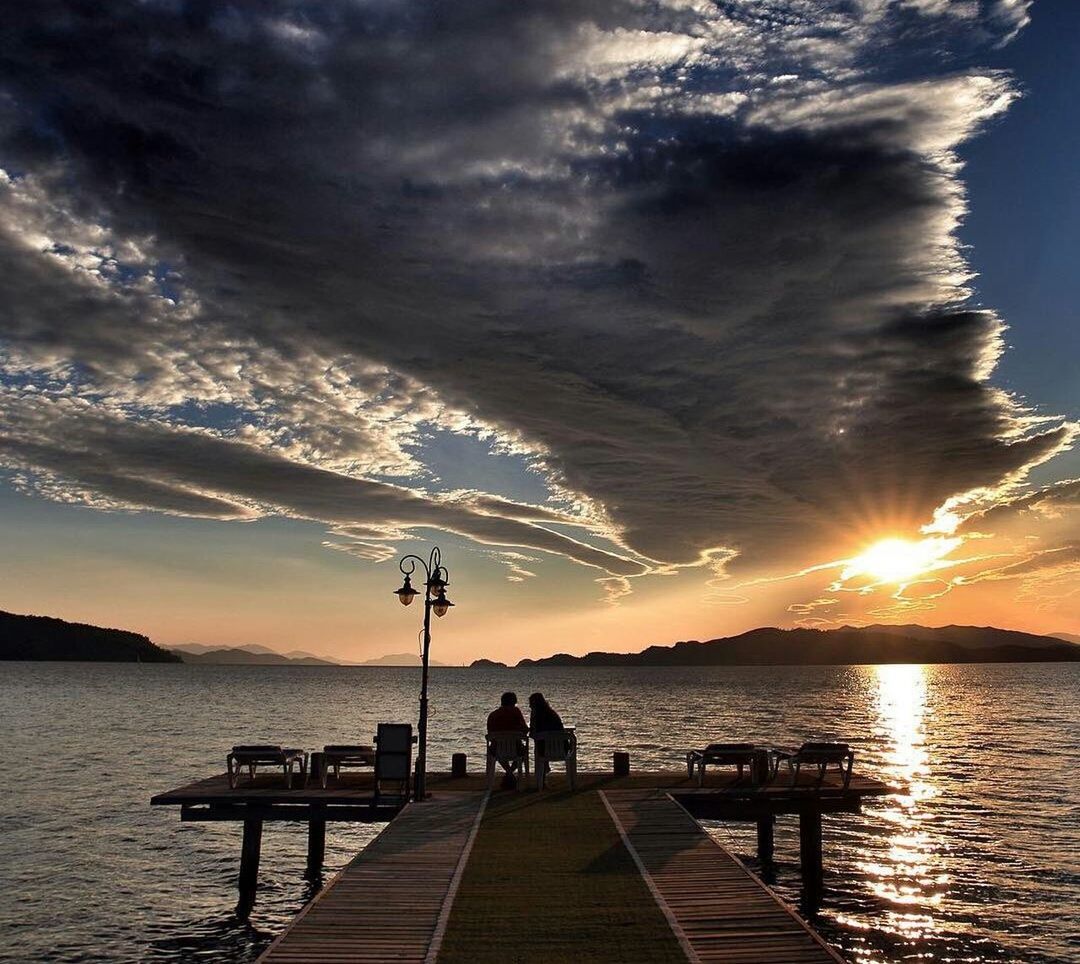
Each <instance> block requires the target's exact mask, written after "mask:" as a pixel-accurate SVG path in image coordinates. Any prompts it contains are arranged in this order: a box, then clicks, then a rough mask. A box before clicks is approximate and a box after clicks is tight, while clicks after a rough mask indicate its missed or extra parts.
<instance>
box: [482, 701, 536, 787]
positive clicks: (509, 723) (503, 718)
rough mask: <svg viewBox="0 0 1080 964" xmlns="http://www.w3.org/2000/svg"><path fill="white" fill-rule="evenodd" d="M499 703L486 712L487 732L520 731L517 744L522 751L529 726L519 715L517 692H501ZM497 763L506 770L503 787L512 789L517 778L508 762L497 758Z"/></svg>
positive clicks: (515, 784) (522, 751)
mask: <svg viewBox="0 0 1080 964" xmlns="http://www.w3.org/2000/svg"><path fill="white" fill-rule="evenodd" d="M500 704H501V705H500V706H499V708H498V709H497V710H492V711H491V712H490V713H489V714H488V718H487V731H488V733H511V732H519V733H521V736H522V743H521V744H520V746H519V751H520V752H521V753H524V752H525V745H524V737H525V734H526V733H528V732H529V726H528V724H527V723H526V722H525V717H524V716H522V715H521V710H519V709H518V706H517V693H503V695H502V699H501V700H500ZM499 764H500V765H501V766H502V768H503V769H504V770H505V771H506V776H504V777H503V787H504V788H506V789H508V790H512V789H513V788H514V787H515V786H517V778H516V777H515V776H514V774H513V773H512V772H511V769H510V763H509V761H508V760H499Z"/></svg>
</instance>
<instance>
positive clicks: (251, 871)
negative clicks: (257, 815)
mask: <svg viewBox="0 0 1080 964" xmlns="http://www.w3.org/2000/svg"><path fill="white" fill-rule="evenodd" d="M262 829H263V822H262V820H258V819H253V820H245V821H244V840H243V843H242V844H241V845H240V877H239V880H238V885H239V889H240V900H239V901H238V902H237V904H236V916H237V917H241V918H244V917H247V916H248V914H250V913H251V908H252V907H253V906H254V905H255V889H256V887H257V886H258V883H259V856H260V854H261V853H262Z"/></svg>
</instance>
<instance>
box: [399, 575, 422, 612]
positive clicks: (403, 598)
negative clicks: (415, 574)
mask: <svg viewBox="0 0 1080 964" xmlns="http://www.w3.org/2000/svg"><path fill="white" fill-rule="evenodd" d="M394 595H395V596H397V597H398V600H399V601H400V602H401V605H402V606H408V605H409V603H411V602H412V601H413V597H414V596H419V595H420V594H419V593H418V592H417V591H416V590H415V589H413V587H412V580H410V579H409V577H408V576H406V577H405V584H404V585H403V586H402V587H401V588H400V589H397V590H395V591H394Z"/></svg>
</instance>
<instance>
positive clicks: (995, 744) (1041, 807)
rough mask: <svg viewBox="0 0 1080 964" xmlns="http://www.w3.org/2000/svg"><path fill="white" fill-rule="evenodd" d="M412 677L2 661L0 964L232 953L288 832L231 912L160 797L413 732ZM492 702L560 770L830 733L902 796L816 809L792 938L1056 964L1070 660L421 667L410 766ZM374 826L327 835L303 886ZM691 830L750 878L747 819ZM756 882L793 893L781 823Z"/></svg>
mask: <svg viewBox="0 0 1080 964" xmlns="http://www.w3.org/2000/svg"><path fill="white" fill-rule="evenodd" d="M418 684H419V672H418V671H417V670H409V669H388V668H372V667H363V668H360V667H358V668H342V669H338V668H322V667H271V666H267V667H239V666H237V667H232V666H194V665H192V666H171V665H169V666H166V665H147V664H111V665H110V664H91V663H6V664H3V670H2V673H0V727H2V732H3V734H4V740H5V745H6V746H7V749H8V754H7V759H8V761H9V773H10V774H11V775H12V778H11V779H9V782H8V786H7V788H6V789H5V792H4V793H3V794H2V795H0V881H2V882H3V888H2V891H0V960H2V961H19V962H32V961H68V962H70V961H109V962H120V961H123V962H128V961H157V962H181V961H192V962H194V961H206V962H241V961H251V960H253V959H254V958H255V957H257V956H258V954H259V952H260V951H261V950H262V949H263V948H264V947H265V946H266V945H267V943H268V942H269V941H270V940H271V939H272V937H273V935H274V934H275V933H276V932H277V931H279V930H280V929H281V927H282V926H283V925H284V924H285V923H286V922H287V921H288V920H290V919H291V918H292V916H293V915H294V914H295V913H296V912H297V911H298V910H299V909H300V908H301V906H302V905H303V903H304V901H305V900H306V899H307V898H308V897H309V896H310V894H311V890H310V885H307V884H305V883H304V881H303V879H302V878H303V870H304V857H305V836H304V834H305V830H304V828H303V827H300V826H295V825H289V824H269V825H267V829H266V832H265V835H264V841H263V859H262V868H261V874H260V881H261V888H260V891H259V899H258V903H257V905H256V907H255V910H254V913H253V914H252V917H251V920H250V921H249V922H247V923H242V922H240V921H237V920H236V919H235V918H234V917H233V916H232V907H233V905H234V903H235V889H234V887H235V876H236V866H237V857H238V853H239V827H238V826H236V825H233V824H180V823H179V821H178V820H177V814H176V811H175V810H171V809H153V810H152V809H151V808H150V807H149V806H148V803H147V801H148V800H149V798H150V796H151V795H152V794H153V793H155V792H157V791H160V790H162V789H166V788H169V787H172V786H175V785H178V784H180V783H185V782H187V781H189V780H191V779H193V778H195V777H197V776H203V775H206V774H208V773H210V772H217V771H220V770H222V769H223V760H224V753H225V751H226V750H227V748H228V747H229V746H230V745H231V744H233V743H240V742H275V743H276V742H281V743H289V744H292V745H296V746H304V747H306V748H308V749H312V748H318V747H321V746H322V744H324V743H334V742H355V741H358V740H363V741H367V740H369V739H370V736H371V734H372V733H373V732H374V729H375V724H376V723H377V722H379V721H380V720H409V719H414V718H415V707H416V696H417V688H418ZM506 688H513V689H516V690H517V691H518V692H519V694H521V695H522V697H524V696H525V695H526V694H528V693H529V692H530V691H532V690H534V689H541V690H543V691H544V692H545V693H547V694H548V696H549V698H550V699H551V700H552V702H553V703H554V704H555V705H556V706H557V708H558V709H559V710H560V711H561V712H562V714H563V717H564V718H565V719H566V720H568V721H573V722H574V723H576V724H577V726H578V732H579V735H580V739H581V749H580V753H581V757H582V764H583V765H584V766H587V767H589V766H592V767H603V768H607V767H609V766H610V763H611V751H612V749H613V748H619V749H627V750H629V751H630V753H631V757H632V760H633V765H634V766H635V767H642V768H644V767H649V766H654V767H659V766H663V767H671V766H678V765H679V764H680V761H681V755H682V753H683V751H684V750H685V748H687V747H689V746H695V745H699V744H702V743H705V742H708V741H711V740H753V741H758V742H762V743H771V744H787V743H798V742H800V741H802V740H805V739H813V738H821V739H846V740H848V741H849V742H851V743H852V744H854V745H855V746H856V748H857V750H858V758H857V764H858V766H859V768H860V769H862V770H865V771H867V772H869V773H871V774H874V775H877V776H880V777H882V778H883V779H885V780H888V781H890V782H891V783H894V784H897V785H900V786H902V787H903V788H904V793H903V795H901V796H898V797H893V798H889V799H885V800H878V801H872V802H868V803H867V804H866V806H865V808H864V812H863V813H862V814H861V815H857V816H835V817H826V818H825V867H826V881H825V884H826V896H825V901H824V905H823V907H822V909H821V910H820V911H819V912H818V913H817V914H816V915H815V916H814V923H815V925H816V926H817V927H818V928H819V929H820V930H821V931H822V933H823V934H825V936H826V937H827V938H828V939H829V940H830V941H832V942H834V943H835V944H836V945H837V946H838V947H840V948H841V950H842V951H843V952H844V954H845V955H847V956H848V957H849V959H850V960H852V961H856V962H866V964H870V962H874V964H879V962H880V964H884V962H900V961H912V960H930V961H956V962H1000V961H1024V962H1036V964H1040V962H1047V964H1048V962H1059V964H1060V962H1080V937H1078V935H1080V912H1078V910H1077V908H1078V907H1080V777H1078V775H1080V711H1078V709H1077V701H1078V699H1080V665H1077V664H1072V665H1062V664H1027V665H1015V666H1005V665H963V666H880V667H875V666H839V667H835V666H834V667H713V668H625V669H623V668H620V669H607V668H604V669H601V668H589V669H556V668H535V669H522V670H499V669H493V670H482V671H481V670H463V669H436V670H433V671H432V698H433V709H434V715H433V717H432V724H431V725H432V745H431V752H430V757H431V761H432V767H433V768H444V767H446V766H447V765H448V763H449V758H450V754H451V753H452V752H453V751H457V750H465V751H466V752H467V753H468V754H469V757H470V762H471V764H472V765H473V766H474V767H475V766H476V765H477V761H479V760H480V758H481V753H482V721H483V718H484V716H485V714H486V712H487V711H488V710H489V709H490V708H491V707H492V706H493V705H494V703H495V701H496V700H497V698H498V694H499V693H500V692H501V691H502V690H503V689H506ZM377 829H378V828H377V827H373V826H342V825H333V824H332V825H331V827H330V828H329V829H328V833H327V872H328V873H332V872H333V871H334V870H336V869H337V868H338V867H340V866H342V865H343V864H344V863H345V862H346V861H347V860H348V859H349V858H350V857H351V856H352V855H353V854H354V853H355V852H356V851H357V850H358V849H360V848H361V847H362V846H363V845H364V843H365V842H366V841H367V840H369V839H370V838H371V837H372V836H373V835H374V833H375V832H376V830H377ZM710 830H711V832H713V833H716V834H718V835H719V836H720V837H721V839H722V840H723V841H724V842H726V843H728V844H729V845H732V846H733V847H734V849H735V851H736V852H737V853H739V854H740V855H741V856H743V857H744V858H745V859H747V861H748V863H750V864H751V865H752V866H754V865H755V864H754V860H753V848H754V833H753V827H752V825H745V824H711V825H710ZM776 845H777V846H776V865H775V868H774V869H772V870H770V871H768V873H769V875H770V880H771V881H773V882H774V883H775V886H776V887H777V888H778V890H779V891H780V892H781V893H782V894H783V895H784V896H785V897H787V898H788V899H790V900H792V901H793V902H796V901H797V900H798V898H799V888H798V832H797V822H796V820H795V819H794V818H781V819H780V820H779V821H778V824H777V835H776Z"/></svg>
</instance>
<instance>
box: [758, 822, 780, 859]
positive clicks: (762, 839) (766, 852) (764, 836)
mask: <svg viewBox="0 0 1080 964" xmlns="http://www.w3.org/2000/svg"><path fill="white" fill-rule="evenodd" d="M775 829H776V817H775V816H773V815H772V814H771V813H770V814H768V815H766V816H764V817H758V818H757V855H758V860H760V861H761V862H762V863H763V864H767V863H769V862H770V861H771V860H772V859H773V850H774V845H773V838H774V831H775Z"/></svg>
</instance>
